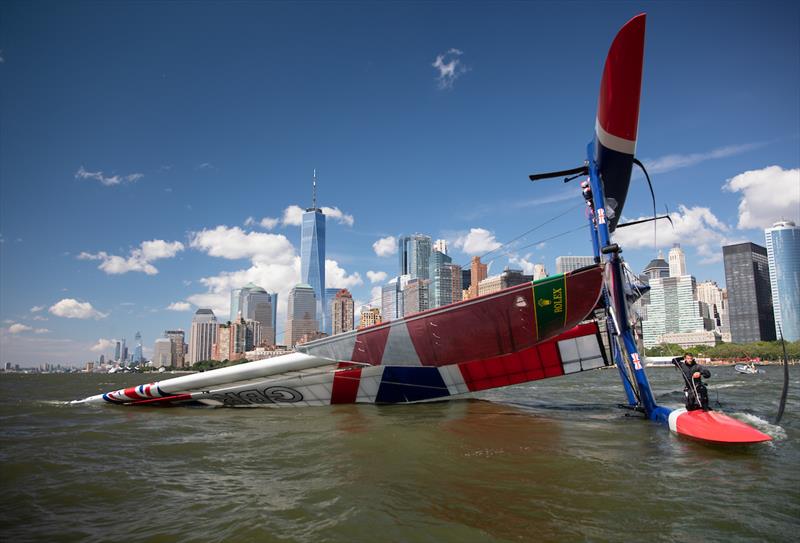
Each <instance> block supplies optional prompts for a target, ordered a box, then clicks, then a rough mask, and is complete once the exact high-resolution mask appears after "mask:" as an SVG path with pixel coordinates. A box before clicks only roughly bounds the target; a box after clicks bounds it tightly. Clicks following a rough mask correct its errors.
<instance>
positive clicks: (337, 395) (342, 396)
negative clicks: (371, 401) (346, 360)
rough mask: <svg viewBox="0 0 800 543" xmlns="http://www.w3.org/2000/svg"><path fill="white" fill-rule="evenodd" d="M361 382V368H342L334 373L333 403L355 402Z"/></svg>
mask: <svg viewBox="0 0 800 543" xmlns="http://www.w3.org/2000/svg"><path fill="white" fill-rule="evenodd" d="M360 382H361V368H356V369H352V370H341V371H337V372H336V373H334V374H333V390H332V391H331V404H337V403H355V401H356V397H357V396H358V385H359V383H360Z"/></svg>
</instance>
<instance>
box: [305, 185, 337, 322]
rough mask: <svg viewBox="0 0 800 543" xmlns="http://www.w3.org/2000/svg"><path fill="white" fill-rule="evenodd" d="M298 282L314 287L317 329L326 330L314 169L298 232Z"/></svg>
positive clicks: (322, 246)
mask: <svg viewBox="0 0 800 543" xmlns="http://www.w3.org/2000/svg"><path fill="white" fill-rule="evenodd" d="M300 282H301V283H306V284H308V285H311V288H313V289H314V296H315V297H316V303H317V315H316V318H317V326H318V330H321V331H326V330H327V329H328V327H327V324H328V321H329V320H330V317H329V316H328V315H325V215H324V214H323V213H322V210H321V209H320V208H318V207H317V170H314V180H313V188H312V200H311V207H309V208H308V209H306V211H305V213H303V225H302V228H301V232H300Z"/></svg>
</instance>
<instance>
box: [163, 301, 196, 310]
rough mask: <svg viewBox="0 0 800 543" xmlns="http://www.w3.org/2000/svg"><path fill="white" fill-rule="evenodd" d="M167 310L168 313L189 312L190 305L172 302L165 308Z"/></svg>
mask: <svg viewBox="0 0 800 543" xmlns="http://www.w3.org/2000/svg"><path fill="white" fill-rule="evenodd" d="M167 309H168V310H170V311H190V310H191V309H192V304H190V303H189V302H172V303H171V304H169V305H168V306H167Z"/></svg>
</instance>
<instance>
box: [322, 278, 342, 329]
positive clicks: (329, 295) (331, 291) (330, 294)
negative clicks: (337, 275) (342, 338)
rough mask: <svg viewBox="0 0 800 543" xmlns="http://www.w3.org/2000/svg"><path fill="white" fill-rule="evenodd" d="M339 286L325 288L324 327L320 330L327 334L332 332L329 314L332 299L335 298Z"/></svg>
mask: <svg viewBox="0 0 800 543" xmlns="http://www.w3.org/2000/svg"><path fill="white" fill-rule="evenodd" d="M340 290H341V289H339V288H333V287H332V288H326V289H325V326H326V329H325V330H322V331H323V332H325V333H326V334H327V335H331V334H332V333H334V332H333V323H332V322H331V315H332V311H333V301H334V300H335V299H336V295H337V294H339V291H340Z"/></svg>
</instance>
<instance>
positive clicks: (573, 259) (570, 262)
mask: <svg viewBox="0 0 800 543" xmlns="http://www.w3.org/2000/svg"><path fill="white" fill-rule="evenodd" d="M593 264H594V257H593V256H558V257H556V273H567V272H571V271H575V270H577V269H580V268H583V267H586V266H592V265H593Z"/></svg>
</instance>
